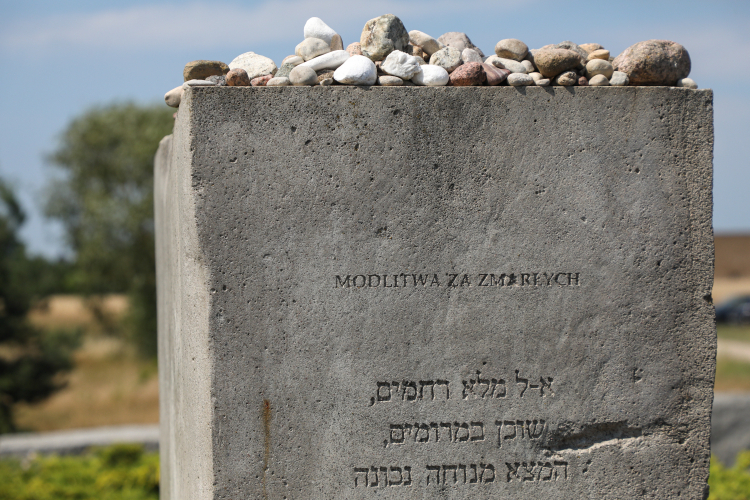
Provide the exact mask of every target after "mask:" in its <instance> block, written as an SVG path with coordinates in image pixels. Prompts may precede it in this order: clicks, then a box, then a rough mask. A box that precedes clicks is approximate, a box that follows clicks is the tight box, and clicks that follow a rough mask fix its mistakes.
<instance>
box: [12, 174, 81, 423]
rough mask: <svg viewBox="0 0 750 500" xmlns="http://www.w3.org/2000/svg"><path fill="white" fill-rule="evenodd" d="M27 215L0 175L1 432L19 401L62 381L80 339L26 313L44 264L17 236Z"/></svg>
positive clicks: (39, 396) (37, 396) (33, 397)
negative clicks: (44, 327) (34, 323)
mask: <svg viewBox="0 0 750 500" xmlns="http://www.w3.org/2000/svg"><path fill="white" fill-rule="evenodd" d="M23 220H24V214H23V211H22V210H21V206H20V205H19V203H18V201H17V200H16V198H15V196H14V195H13V192H12V191H11V190H10V188H9V187H8V186H7V185H6V184H4V183H3V182H2V181H0V433H4V432H12V431H14V430H15V425H14V423H13V413H12V412H13V406H14V405H15V404H17V403H19V402H28V403H33V402H36V401H39V400H41V399H44V398H45V397H47V396H49V395H50V394H51V393H52V392H53V391H55V390H56V389H57V388H59V387H60V384H59V383H58V382H57V381H56V376H57V374H58V373H60V372H61V371H64V370H67V369H69V368H70V367H71V352H72V349H73V347H74V346H75V344H76V341H77V339H76V335H75V333H73V332H51V333H42V332H40V331H38V330H36V329H34V328H32V327H31V326H30V325H29V323H28V321H27V319H26V316H27V313H28V311H29V308H30V306H31V302H32V299H33V297H34V294H35V291H36V289H35V286H34V283H35V282H36V280H37V276H36V273H37V272H38V271H39V269H40V268H39V262H38V261H36V260H33V259H28V258H27V257H26V250H25V248H24V245H23V244H22V243H21V241H20V240H19V239H18V230H19V229H20V227H21V224H23Z"/></svg>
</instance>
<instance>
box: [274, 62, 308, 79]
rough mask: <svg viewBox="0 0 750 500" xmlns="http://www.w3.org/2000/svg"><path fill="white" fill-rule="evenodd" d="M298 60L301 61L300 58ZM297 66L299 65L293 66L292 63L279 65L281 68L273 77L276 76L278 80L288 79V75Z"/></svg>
mask: <svg viewBox="0 0 750 500" xmlns="http://www.w3.org/2000/svg"><path fill="white" fill-rule="evenodd" d="M300 59H302V58H301V57H300ZM297 66H299V64H294V63H293V62H285V63H283V64H282V65H281V67H280V68H279V69H278V71H276V74H275V75H274V76H278V77H279V78H288V77H289V73H291V72H292V70H293V69H294V68H296V67H297Z"/></svg>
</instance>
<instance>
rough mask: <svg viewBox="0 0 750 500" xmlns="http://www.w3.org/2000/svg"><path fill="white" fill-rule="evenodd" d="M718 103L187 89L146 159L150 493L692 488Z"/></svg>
mask: <svg viewBox="0 0 750 500" xmlns="http://www.w3.org/2000/svg"><path fill="white" fill-rule="evenodd" d="M426 67H429V66H423V67H422V68H423V70H424V68H426ZM279 92H283V94H284V95H283V99H280V98H279V97H280V96H279ZM712 109H713V107H712V93H711V91H707V90H698V91H687V90H684V89H674V88H657V87H651V88H614V89H607V91H606V92H605V91H601V90H597V89H590V88H588V89H578V88H570V89H561V88H546V89H544V88H537V87H526V88H524V89H523V91H519V90H518V89H512V88H508V87H475V88H459V87H445V88H439V89H429V88H420V89H412V91H405V89H388V88H384V87H371V88H369V89H360V88H355V87H340V86H333V87H329V88H327V89H325V91H320V89H319V88H304V87H290V88H287V89H283V91H282V90H279V89H276V90H274V89H270V90H269V89H261V88H255V87H246V88H236V89H228V88H226V87H206V88H195V87H193V88H189V89H188V90H187V91H186V92H185V95H184V96H183V106H181V108H180V112H179V115H178V117H177V120H176V123H175V128H174V136H173V138H171V140H169V139H168V140H166V141H164V142H163V143H162V145H161V147H160V151H159V153H158V154H157V164H156V168H155V207H156V208H155V210H156V236H157V262H158V267H157V273H158V284H159V286H158V292H159V297H158V302H159V335H160V337H159V349H160V354H159V376H160V383H159V389H160V391H161V398H160V401H161V412H160V415H161V418H162V443H161V445H160V450H161V454H162V455H161V456H162V459H161V467H162V469H161V474H162V476H161V477H162V480H161V486H160V488H161V495H162V498H163V499H165V500H175V499H181V500H182V499H188V500H194V499H217V498H224V499H230V498H235V499H246V498H247V499H257V498H268V499H281V498H284V497H286V498H289V499H309V500H318V499H326V500H328V499H371V498H384V499H404V500H413V499H420V500H421V499H425V498H429V499H433V498H434V499H442V498H466V499H481V500H486V499H492V500H496V499H512V500H530V499H534V500H536V499H540V498H543V499H545V500H571V499H612V500H614V499H658V500H697V499H701V498H705V497H704V494H705V493H706V480H707V478H708V470H709V469H708V465H709V457H710V454H709V433H710V423H711V400H712V387H713V382H714V370H715V347H716V338H715V330H714V328H715V327H714V313H713V306H712V304H711V295H710V294H711V285H712V275H713V235H712V227H711V204H712V202H711V189H710V180H711V176H712V171H711V161H712V141H713V126H712V124H713V117H712ZM264 117H274V119H268V120H265V119H263V118H264ZM467 138H470V140H469V139H467ZM394 277H395V278H394ZM423 283H424V284H423ZM438 283H439V285H440V286H438ZM396 285H398V286H396ZM501 285H502V286H501ZM496 422H497V423H496ZM415 424H417V425H416V426H415ZM433 424H434V425H433ZM449 429H450V437H449V436H448V431H449ZM438 438H439V441H438ZM523 464H526V465H523ZM381 467H383V469H381ZM475 471H476V474H475ZM454 472H455V473H456V474H455V476H454V474H453V473H454ZM464 472H465V473H466V474H465V475H464ZM454 477H455V479H454ZM480 478H481V483H480V482H479V481H480ZM428 479H429V481H428ZM376 481H377V486H374V484H376ZM472 481H475V482H472Z"/></svg>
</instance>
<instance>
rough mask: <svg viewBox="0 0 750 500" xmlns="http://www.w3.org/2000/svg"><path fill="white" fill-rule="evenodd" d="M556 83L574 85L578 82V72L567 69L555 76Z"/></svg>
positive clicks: (564, 85) (565, 85)
mask: <svg viewBox="0 0 750 500" xmlns="http://www.w3.org/2000/svg"><path fill="white" fill-rule="evenodd" d="M554 83H555V85H562V86H563V87H572V86H573V85H575V84H576V83H578V74H577V73H576V72H575V71H565V72H563V73H560V74H559V75H557V76H556V77H555V79H554Z"/></svg>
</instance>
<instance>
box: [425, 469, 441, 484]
mask: <svg viewBox="0 0 750 500" xmlns="http://www.w3.org/2000/svg"><path fill="white" fill-rule="evenodd" d="M433 472H435V481H434V482H435V484H437V485H440V466H439V465H428V466H427V486H429V485H430V477H432V473H433Z"/></svg>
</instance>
